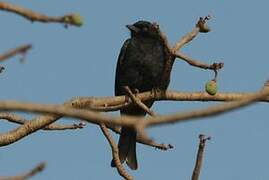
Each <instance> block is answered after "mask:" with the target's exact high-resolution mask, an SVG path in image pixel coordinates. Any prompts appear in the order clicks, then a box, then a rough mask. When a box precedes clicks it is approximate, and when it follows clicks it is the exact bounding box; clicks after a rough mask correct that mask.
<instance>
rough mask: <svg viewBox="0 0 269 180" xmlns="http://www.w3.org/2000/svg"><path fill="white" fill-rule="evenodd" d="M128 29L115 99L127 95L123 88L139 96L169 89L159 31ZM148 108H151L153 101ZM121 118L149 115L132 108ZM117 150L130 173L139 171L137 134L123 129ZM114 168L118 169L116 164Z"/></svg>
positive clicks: (142, 26) (141, 26) (144, 25)
mask: <svg viewBox="0 0 269 180" xmlns="http://www.w3.org/2000/svg"><path fill="white" fill-rule="evenodd" d="M127 27H128V29H129V30H130V31H131V38H130V39H128V40H126V41H125V43H124V45H123V46H122V48H121V51H120V55H119V58H118V62H117V69H116V78H115V95H117V96H118V95H124V94H125V90H124V86H128V87H129V88H130V89H131V90H132V91H135V90H136V89H137V90H138V91H139V92H144V91H150V90H152V89H155V88H156V89H158V88H161V89H163V87H164V88H167V86H168V84H169V82H161V80H162V75H163V73H164V66H165V57H166V53H165V50H164V43H163V41H162V40H161V38H160V35H159V28H158V27H157V26H156V25H155V24H152V23H150V22H147V21H138V22H136V23H134V24H133V25H127ZM163 84H164V86H163ZM161 86H162V87H161ZM145 104H146V105H147V106H148V107H151V106H152V104H153V101H148V102H145ZM121 114H122V115H134V116H144V115H145V114H146V113H145V112H144V111H143V110H142V109H141V108H140V107H138V106H135V105H133V106H130V107H128V108H125V109H122V110H121ZM118 147H119V157H120V161H121V163H123V162H125V161H126V163H127V165H128V166H129V167H130V168H131V169H137V168H138V165H137V159H136V132H135V130H133V129H131V128H122V131H121V136H120V139H119V144H118ZM111 165H112V166H115V164H114V161H113V160H112V162H111Z"/></svg>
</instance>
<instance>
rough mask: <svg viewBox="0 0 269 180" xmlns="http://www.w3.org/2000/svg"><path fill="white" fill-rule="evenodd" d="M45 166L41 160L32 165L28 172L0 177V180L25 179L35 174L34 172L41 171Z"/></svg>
mask: <svg viewBox="0 0 269 180" xmlns="http://www.w3.org/2000/svg"><path fill="white" fill-rule="evenodd" d="M45 167H46V163H45V162H42V163H40V164H38V165H37V166H36V167H34V168H33V169H31V170H30V171H29V172H27V173H24V174H22V175H18V176H10V177H0V180H27V179H29V178H31V177H33V176H35V175H36V174H38V173H40V172H42V171H43V170H44V169H45Z"/></svg>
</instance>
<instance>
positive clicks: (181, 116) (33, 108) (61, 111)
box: [0, 88, 269, 146]
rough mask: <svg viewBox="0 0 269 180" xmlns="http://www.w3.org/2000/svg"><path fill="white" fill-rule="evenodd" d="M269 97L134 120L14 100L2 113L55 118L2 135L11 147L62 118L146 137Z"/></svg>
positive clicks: (256, 95) (268, 92)
mask: <svg viewBox="0 0 269 180" xmlns="http://www.w3.org/2000/svg"><path fill="white" fill-rule="evenodd" d="M268 95H269V89H268V88H265V89H264V90H262V91H260V92H257V93H254V94H253V95H250V96H248V97H246V98H244V99H241V100H239V101H236V102H230V103H225V104H221V105H215V106H211V107H209V108H205V109H201V110H194V111H190V112H182V113H176V114H172V115H166V116H157V117H147V118H141V117H133V116H121V117H109V116H105V115H103V114H100V113H96V112H93V111H89V110H84V109H74V108H71V107H66V106H64V105H44V104H34V103H21V102H14V101H2V102H0V109H1V110H15V111H24V112H36V113H51V114H55V115H45V116H40V117H39V118H37V119H35V120H33V121H30V122H29V123H28V122H27V123H25V124H24V125H22V126H21V127H19V128H17V129H15V130H13V131H11V132H8V133H6V134H2V135H0V146H4V145H8V144H10V143H12V142H15V141H16V140H18V139H20V138H22V137H24V136H26V135H28V134H30V133H32V132H35V131H36V130H38V129H41V128H44V127H45V126H47V125H48V124H51V123H53V122H55V121H56V120H57V119H58V118H61V117H62V116H67V117H73V118H78V119H83V120H85V121H87V122H89V123H93V124H98V125H99V124H100V123H104V124H106V125H108V126H110V125H116V126H117V125H118V126H128V127H134V128H136V129H137V131H138V132H140V133H141V136H142V134H143V133H144V128H145V127H148V126H155V125H161V124H168V123H175V122H182V121H187V120H194V119H197V118H201V117H210V116H216V115H219V114H222V113H225V112H228V111H231V110H234V109H238V108H240V107H244V106H247V105H250V104H253V103H254V102H256V101H259V100H260V99H262V98H264V97H266V96H268ZM69 103H70V102H69ZM144 135H145V133H144ZM143 138H145V139H147V137H146V136H144V137H143Z"/></svg>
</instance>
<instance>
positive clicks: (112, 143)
mask: <svg viewBox="0 0 269 180" xmlns="http://www.w3.org/2000/svg"><path fill="white" fill-rule="evenodd" d="M100 128H101V130H102V132H103V134H104V136H105V137H106V139H107V141H108V143H109V145H110V147H111V150H112V156H113V161H114V163H115V165H116V168H117V170H118V173H119V174H120V175H121V176H122V177H123V178H124V179H127V180H132V179H133V177H132V176H130V175H129V174H128V173H127V172H126V170H125V169H124V167H123V165H122V164H121V163H120V158H119V149H118V146H117V144H116V143H115V141H114V140H113V138H112V135H111V134H110V132H109V131H108V129H107V127H106V126H105V124H102V123H101V124H100Z"/></svg>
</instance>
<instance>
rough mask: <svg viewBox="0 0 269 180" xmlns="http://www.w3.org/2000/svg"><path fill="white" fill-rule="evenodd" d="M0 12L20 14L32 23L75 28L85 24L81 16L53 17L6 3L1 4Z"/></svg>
mask: <svg viewBox="0 0 269 180" xmlns="http://www.w3.org/2000/svg"><path fill="white" fill-rule="evenodd" d="M0 10H4V11H8V12H12V13H15V14H18V15H20V16H22V17H24V18H26V19H28V20H30V21H31V22H34V21H39V22H43V23H63V24H65V25H67V24H69V25H74V26H81V25H82V24H83V22H82V18H81V17H80V15H79V14H69V15H64V16H59V17H52V16H47V15H44V14H41V13H38V12H34V11H32V10H29V9H25V8H23V7H20V6H18V5H13V4H10V3H6V2H0Z"/></svg>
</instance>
